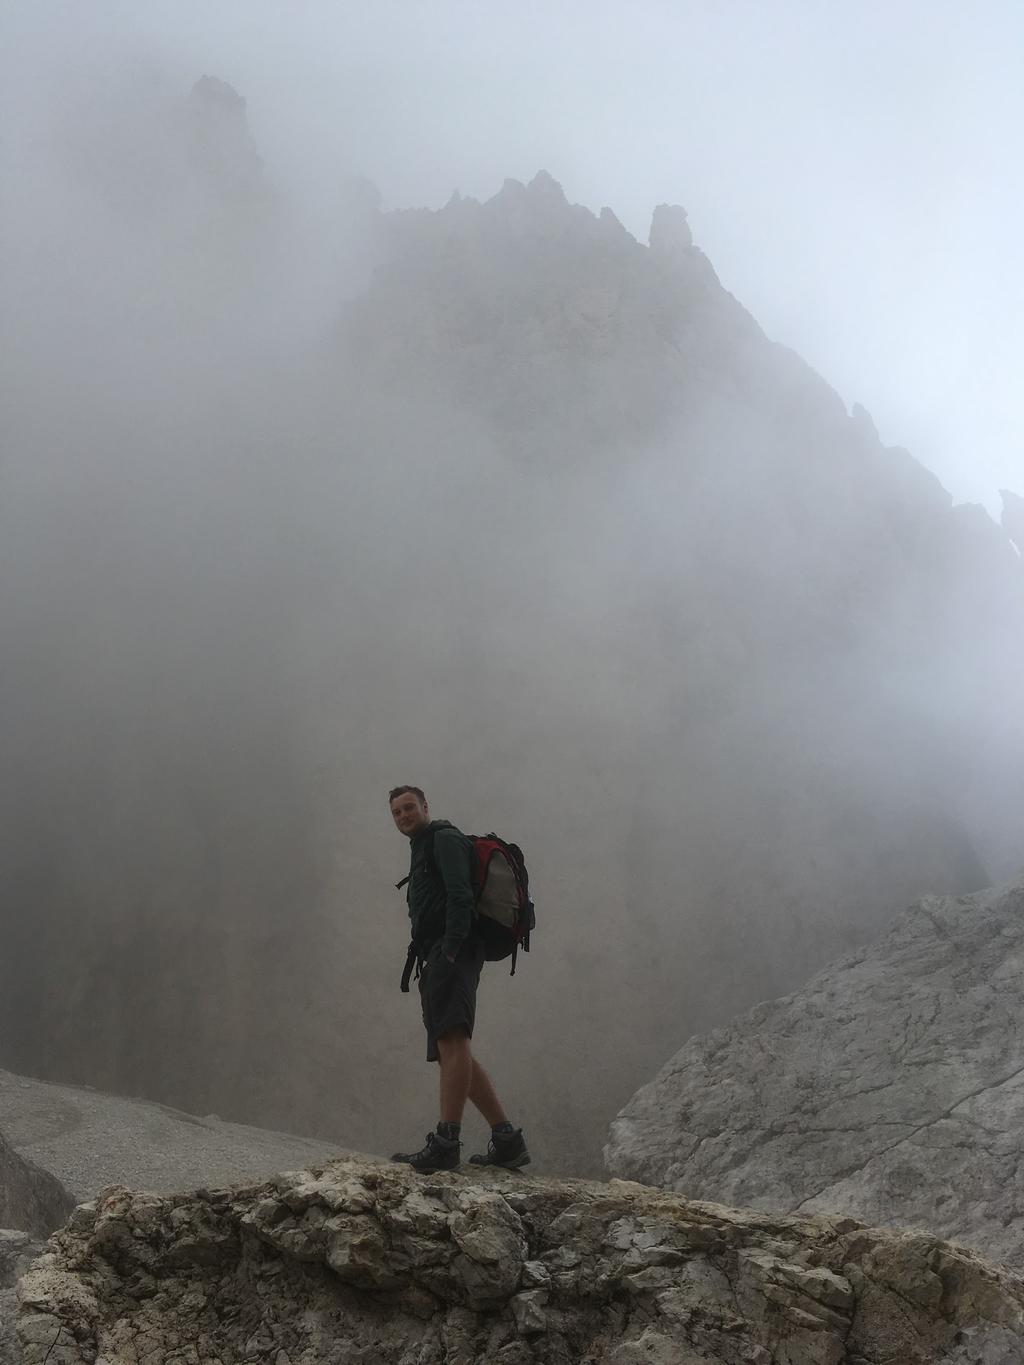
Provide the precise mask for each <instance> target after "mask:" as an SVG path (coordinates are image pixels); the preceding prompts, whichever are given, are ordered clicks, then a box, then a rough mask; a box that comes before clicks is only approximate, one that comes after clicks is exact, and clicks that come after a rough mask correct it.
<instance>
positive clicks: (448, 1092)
mask: <svg viewBox="0 0 1024 1365" xmlns="http://www.w3.org/2000/svg"><path fill="white" fill-rule="evenodd" d="M437 1053H438V1060H439V1061H440V1067H441V1077H440V1080H441V1122H442V1123H461V1122H462V1115H463V1111H464V1110H465V1108H466V1100H467V1099H469V1100H472V1101H473V1103H474V1105H475V1106H476V1107H477V1109H479V1110H480V1112H481V1114H483V1116H484V1118H485V1119H486V1120H487V1122H488V1123H489V1124H490V1126H491V1127H492V1128H496V1127H497V1126H498V1124H499V1123H507V1122H508V1119H507V1117H506V1114H505V1110H504V1109H503V1108H502V1106H501V1101H500V1100H499V1099H498V1096H497V1094H496V1092H495V1089H494V1085H493V1084H492V1082H491V1078H490V1076H488V1074H487V1072H486V1071H485V1070H484V1069H483V1067H482V1066H481V1065H480V1063H479V1062H478V1061H477V1060H476V1058H475V1057H474V1056H473V1053H472V1050H471V1047H470V1042H469V1039H468V1038H467V1037H466V1035H465V1034H464V1033H459V1032H453V1033H446V1034H444V1035H443V1036H442V1037H441V1038H438V1040H437Z"/></svg>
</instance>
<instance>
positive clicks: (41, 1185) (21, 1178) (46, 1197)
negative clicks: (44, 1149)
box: [0, 1133, 75, 1270]
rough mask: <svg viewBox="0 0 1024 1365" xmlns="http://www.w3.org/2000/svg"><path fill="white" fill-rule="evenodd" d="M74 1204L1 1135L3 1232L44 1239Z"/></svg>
mask: <svg viewBox="0 0 1024 1365" xmlns="http://www.w3.org/2000/svg"><path fill="white" fill-rule="evenodd" d="M74 1204H75V1201H74V1199H73V1198H72V1196H71V1194H70V1192H69V1191H68V1190H66V1189H65V1188H64V1186H63V1185H62V1184H61V1182H60V1181H59V1180H58V1179H57V1177H56V1176H54V1175H51V1174H50V1172H49V1171H44V1170H43V1169H42V1167H41V1166H37V1165H36V1164H35V1163H34V1162H32V1161H26V1160H25V1159H24V1157H21V1156H19V1155H18V1153H17V1152H16V1151H15V1150H14V1148H13V1147H12V1146H11V1145H10V1143H9V1142H8V1141H7V1139H6V1138H5V1137H4V1135H3V1134H2V1133H0V1228H18V1229H21V1230H23V1231H25V1232H31V1233H33V1234H35V1235H36V1236H38V1237H45V1236H47V1234H48V1233H51V1232H52V1231H53V1229H54V1228H55V1227H59V1226H60V1224H61V1223H63V1222H64V1220H65V1218H67V1216H68V1214H69V1213H70V1212H71V1210H72V1209H73V1208H74ZM0 1270H2V1248H0Z"/></svg>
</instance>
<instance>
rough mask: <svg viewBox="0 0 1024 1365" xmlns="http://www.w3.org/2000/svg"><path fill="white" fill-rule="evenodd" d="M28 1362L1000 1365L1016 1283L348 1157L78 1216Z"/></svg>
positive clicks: (840, 1230)
mask: <svg viewBox="0 0 1024 1365" xmlns="http://www.w3.org/2000/svg"><path fill="white" fill-rule="evenodd" d="M19 1294H20V1299H21V1317H20V1322H19V1332H20V1336H21V1340H22V1342H23V1345H24V1352H25V1361H26V1362H27V1365H43V1362H44V1361H45V1362H48V1365H81V1363H83V1362H88V1365H143V1363H144V1362H146V1363H147V1365H149V1363H152V1365H157V1363H158V1362H159V1365H207V1362H210V1363H212V1362H221V1365H242V1363H243V1362H246V1365H250V1363H254V1362H270V1363H271V1365H357V1363H358V1365H391V1362H394V1365H470V1363H471V1362H488V1363H489V1365H490V1362H496V1363H500V1365H530V1362H546V1363H549V1365H581V1363H589V1365H893V1363H894V1362H899V1365H926V1363H927V1365H979V1363H981V1365H1011V1363H1012V1362H1019V1361H1020V1360H1021V1359H1024V1281H1022V1280H1021V1279H1020V1278H1019V1277H1018V1276H1016V1275H1015V1274H1013V1273H1012V1272H1008V1271H1005V1270H1002V1269H999V1268H996V1267H994V1266H991V1265H989V1264H987V1263H986V1262H985V1261H983V1260H982V1259H981V1258H980V1257H978V1256H976V1255H975V1254H973V1253H971V1252H968V1251H964V1250H961V1249H957V1248H954V1247H950V1246H948V1245H946V1244H944V1243H942V1242H940V1241H939V1240H938V1239H936V1238H934V1237H930V1236H925V1235H921V1234H916V1235H915V1234H896V1233H892V1232H889V1231H885V1230H880V1229H877V1228H875V1229H872V1228H866V1227H863V1226H861V1225H860V1224H857V1223H855V1222H854V1221H853V1220H851V1219H840V1218H828V1217H823V1216H815V1217H799V1216H790V1217H785V1216H770V1215H767V1214H763V1213H755V1212H750V1211H738V1210H734V1209H729V1208H725V1207H723V1206H720V1205H714V1204H694V1203H688V1202H687V1201H686V1200H684V1199H683V1198H681V1197H680V1196H678V1195H675V1194H671V1193H668V1192H665V1191H659V1190H654V1189H650V1188H645V1187H642V1186H639V1185H634V1184H631V1183H627V1182H619V1181H613V1182H612V1183H611V1184H607V1185H603V1184H598V1183H590V1182H584V1181H561V1182H559V1181H550V1180H541V1179H530V1178H525V1177H520V1176H510V1175H507V1174H505V1173H497V1172H494V1173H492V1172H482V1173H480V1174H479V1175H470V1174H468V1173H465V1174H464V1173H462V1172H457V1173H445V1174H443V1175H436V1176H417V1175H415V1174H414V1173H413V1172H412V1171H411V1170H409V1169H408V1168H407V1167H403V1166H395V1165H391V1164H383V1163H367V1162H355V1161H339V1162H333V1163H331V1164H330V1165H328V1166H327V1167H325V1168H317V1169H313V1170H304V1171H298V1172H290V1173H287V1174H284V1175H281V1176H278V1177H276V1178H275V1179H273V1180H271V1181H268V1182H266V1183H264V1184H260V1185H253V1186H248V1187H241V1188H235V1189H222V1190H200V1191H197V1192H196V1193H194V1194H181V1195H162V1196H161V1195H154V1194H144V1193H132V1192H130V1191H128V1190H125V1189H123V1188H113V1189H111V1190H109V1191H106V1192H105V1193H104V1194H103V1195H101V1196H100V1197H99V1198H98V1199H97V1200H96V1201H95V1202H93V1203H92V1204H89V1205H84V1206H82V1207H81V1208H80V1209H78V1210H77V1211H76V1212H75V1214H74V1215H73V1217H72V1219H71V1221H70V1223H69V1225H68V1226H67V1228H65V1229H64V1230H63V1231H61V1232H60V1233H57V1234H55V1236H54V1237H53V1238H52V1239H51V1242H50V1249H49V1251H48V1252H47V1254H46V1255H44V1256H43V1257H42V1258H40V1260H39V1261H38V1262H37V1263H36V1265H35V1267H34V1269H33V1270H32V1271H31V1272H30V1273H29V1274H28V1275H26V1276H25V1277H24V1278H23V1279H22V1280H21V1282H20V1286H19Z"/></svg>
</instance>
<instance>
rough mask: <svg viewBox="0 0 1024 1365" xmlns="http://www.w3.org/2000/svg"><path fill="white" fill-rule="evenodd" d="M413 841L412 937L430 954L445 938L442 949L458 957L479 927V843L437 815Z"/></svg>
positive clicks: (410, 884) (411, 879)
mask: <svg viewBox="0 0 1024 1365" xmlns="http://www.w3.org/2000/svg"><path fill="white" fill-rule="evenodd" d="M431 842H433V857H430V856H429V854H430V847H431ZM410 844H411V848H410V865H409V889H408V892H407V893H406V894H407V897H408V902H409V920H410V922H411V924H412V941H413V943H414V944H415V945H416V948H417V950H418V951H419V953H420V954H421V956H423V957H425V956H426V955H427V953H428V952H429V951H430V949H431V948H432V947H433V946H434V944H435V943H436V942H437V941H438V939H443V940H444V944H443V950H442V951H443V952H444V953H445V954H446V955H447V956H448V957H454V956H455V955H456V953H457V952H458V951H459V949H460V948H461V946H462V942H463V940H464V939H466V938H468V937H469V935H470V933H471V932H472V929H473V871H472V869H473V858H474V856H475V855H474V853H473V845H472V844H471V843H470V842H469V840H468V839H467V838H466V836H465V835H464V834H463V833H462V831H461V830H458V829H456V828H455V826H454V825H453V824H452V823H451V821H449V820H431V822H430V824H429V825H427V827H426V828H425V829H422V830H420V832H419V833H418V834H415V835H413V837H412V839H411V840H410Z"/></svg>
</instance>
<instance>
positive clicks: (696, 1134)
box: [605, 880, 1024, 1266]
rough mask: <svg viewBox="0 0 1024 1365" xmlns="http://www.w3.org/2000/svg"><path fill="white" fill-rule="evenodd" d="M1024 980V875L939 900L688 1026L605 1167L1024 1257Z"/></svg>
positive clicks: (620, 1129)
mask: <svg viewBox="0 0 1024 1365" xmlns="http://www.w3.org/2000/svg"><path fill="white" fill-rule="evenodd" d="M1022 993H1024V880H1021V881H1019V882H1016V883H1014V884H1012V885H1008V886H1004V887H1002V888H995V889H992V890H989V891H986V892H981V893H978V894H976V895H972V896H962V897H955V898H940V897H935V896H933V897H927V898H925V899H924V900H922V901H921V902H920V903H919V904H918V905H916V906H914V907H913V908H912V909H911V910H909V911H907V912H906V913H905V914H904V915H903V916H902V917H901V918H900V919H899V920H898V921H897V923H896V924H895V925H894V927H893V928H892V930H891V931H890V932H889V933H888V934H887V935H886V936H885V937H884V938H882V939H881V940H879V941H878V942H876V943H875V944H873V945H871V946H870V947H867V948H864V949H861V950H860V951H858V952H856V953H854V954H852V955H851V956H849V957H846V958H844V959H843V960H841V961H840V962H837V963H836V964H835V965H834V966H832V967H830V968H829V969H828V970H826V971H824V972H822V973H821V974H820V975H818V976H816V977H815V978H814V979H813V980H812V981H811V982H810V983H809V984H808V985H807V986H806V987H805V988H804V989H803V990H800V991H797V992H795V993H794V994H792V995H789V996H786V997H784V998H783V999H780V1000H775V1001H772V1002H771V1003H768V1004H762V1005H758V1006H757V1007H756V1008H754V1009H753V1010H751V1011H749V1013H747V1014H745V1015H742V1016H741V1017H739V1018H737V1019H736V1020H735V1021H734V1022H732V1023H731V1024H729V1025H727V1026H726V1027H724V1028H721V1029H718V1030H716V1031H714V1032H713V1033H709V1034H706V1035H704V1036H700V1037H695V1038H692V1039H691V1040H690V1041H689V1042H688V1043H687V1044H686V1046H685V1047H683V1048H682V1049H681V1051H679V1052H678V1053H677V1054H676V1055H675V1056H674V1057H673V1058H672V1060H671V1061H670V1062H668V1063H667V1065H666V1066H665V1067H664V1068H663V1069H662V1071H661V1072H660V1073H659V1074H658V1076H657V1077H656V1078H655V1079H654V1080H653V1081H652V1082H651V1083H650V1084H649V1085H646V1086H644V1087H643V1089H641V1090H639V1091H638V1092H637V1094H636V1095H634V1097H633V1098H632V1100H631V1101H630V1102H629V1104H628V1105H627V1106H626V1107H625V1109H623V1110H622V1112H621V1113H620V1114H619V1116H618V1117H617V1119H616V1120H615V1122H614V1123H613V1124H612V1130H611V1139H610V1142H609V1144H608V1146H607V1148H606V1149H605V1157H606V1162H607V1165H608V1169H609V1170H610V1171H611V1172H612V1173H613V1174H615V1175H619V1176H628V1177H630V1178H633V1179H637V1180H643V1181H646V1182H649V1183H651V1184H657V1185H661V1186H665V1187H667V1188H669V1189H672V1190H676V1191H679V1192H681V1193H685V1194H687V1195H689V1196H690V1197H693V1198H705V1199H721V1200H725V1201H729V1202H736V1203H743V1204H748V1205H751V1206H753V1207H755V1208H760V1209H787V1210H798V1211H800V1212H815V1211H824V1210H829V1209H843V1210H844V1211H846V1212H848V1213H851V1214H852V1215H854V1216H855V1217H858V1218H863V1219H865V1220H867V1221H869V1222H877V1223H880V1224H902V1225H913V1226H919V1227H925V1228H928V1229H930V1230H931V1231H932V1232H934V1233H937V1234H939V1235H941V1236H944V1237H954V1238H957V1239H958V1240H963V1241H966V1242H969V1243H970V1244H971V1245H972V1246H975V1247H977V1248H979V1249H981V1250H983V1251H984V1252H985V1253H986V1254H987V1255H990V1256H993V1257H995V1258H997V1259H999V1260H1001V1261H1005V1262H1007V1263H1009V1264H1012V1265H1015V1266H1021V1265H1024V1189H1022V1186H1021V1183H1020V1178H1019V1171H1020V1164H1021V1160H1022V1154H1024V1147H1022V1138H1021V1134H1022V1132H1024V1035H1022V1029H1021V998H1022Z"/></svg>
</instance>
